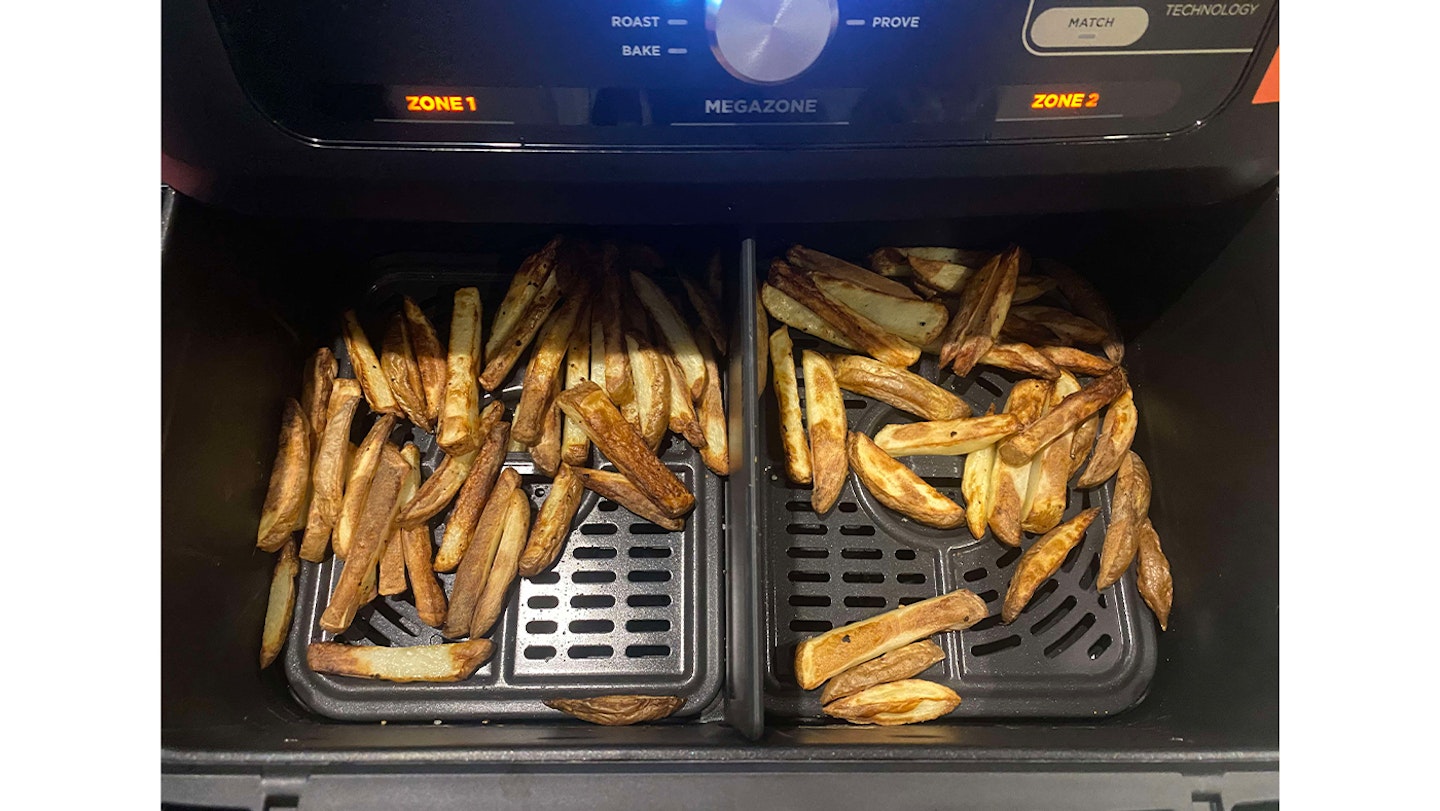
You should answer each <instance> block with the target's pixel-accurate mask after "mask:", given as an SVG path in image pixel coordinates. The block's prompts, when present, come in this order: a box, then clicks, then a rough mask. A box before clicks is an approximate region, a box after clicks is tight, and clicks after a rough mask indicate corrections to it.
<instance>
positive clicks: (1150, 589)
mask: <svg viewBox="0 0 1440 811" xmlns="http://www.w3.org/2000/svg"><path fill="white" fill-rule="evenodd" d="M1137 538H1138V540H1139V546H1140V567H1139V571H1138V574H1137V576H1136V578H1135V581H1136V584H1137V585H1138V586H1139V587H1140V596H1141V597H1143V598H1145V604H1146V605H1148V606H1150V610H1151V611H1152V612H1154V614H1155V619H1157V620H1159V621H1160V630H1162V631H1164V630H1167V629H1168V627H1169V624H1170V602H1171V600H1173V599H1174V597H1175V583H1174V581H1173V580H1171V578H1170V561H1169V560H1167V559H1166V558H1165V553H1164V552H1162V551H1160V536H1159V534H1157V533H1156V532H1155V527H1154V526H1153V525H1152V524H1151V523H1150V519H1149V518H1146V519H1145V521H1144V522H1143V523H1141V524H1140V529H1139V532H1138V534H1137Z"/></svg>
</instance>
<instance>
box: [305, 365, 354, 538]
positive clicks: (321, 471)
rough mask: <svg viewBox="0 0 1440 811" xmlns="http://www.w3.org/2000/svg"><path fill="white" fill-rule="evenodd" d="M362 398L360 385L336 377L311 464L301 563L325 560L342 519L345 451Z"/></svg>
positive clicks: (348, 444)
mask: <svg viewBox="0 0 1440 811" xmlns="http://www.w3.org/2000/svg"><path fill="white" fill-rule="evenodd" d="M362 396H363V394H362V392H361V389H360V383H359V382H358V381H355V380H350V379H348V378H337V379H336V380H335V385H334V387H332V389H331V391H330V403H329V408H328V409H327V413H326V415H325V433H324V435H323V436H321V438H320V449H319V450H318V451H317V452H316V453H315V454H314V459H313V460H312V462H311V475H310V512H309V515H308V517H307V518H306V521H305V538H304V540H303V541H302V542H301V543H300V558H301V559H302V560H308V561H310V562H311V563H319V562H320V561H322V560H324V559H325V550H326V549H327V548H328V547H329V546H330V532H331V530H332V529H334V527H335V521H336V519H338V518H339V517H340V505H341V503H342V499H343V498H344V495H345V466H346V459H345V452H346V450H347V449H348V448H349V447H350V421H351V419H352V418H354V416H355V408H356V407H357V406H358V405H360V398H361V397H362Z"/></svg>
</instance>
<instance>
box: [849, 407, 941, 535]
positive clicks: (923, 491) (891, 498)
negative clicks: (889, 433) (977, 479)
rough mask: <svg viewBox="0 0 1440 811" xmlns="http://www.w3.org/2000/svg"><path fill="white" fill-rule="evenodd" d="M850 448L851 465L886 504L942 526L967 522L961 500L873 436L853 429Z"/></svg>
mask: <svg viewBox="0 0 1440 811" xmlns="http://www.w3.org/2000/svg"><path fill="white" fill-rule="evenodd" d="M846 452H847V458H848V459H849V461H850V469H851V470H854V471H855V475H856V477H858V478H859V479H860V483H861V484H863V485H865V489H867V490H869V491H870V493H871V495H873V496H875V499H876V500H877V501H879V502H880V503H881V504H884V505H885V506H886V507H889V508H890V509H892V510H895V511H896V512H898V513H900V514H902V515H906V516H909V517H910V518H913V519H915V520H916V521H919V522H920V523H922V524H925V525H926V526H931V527H936V528H938V529H953V528H955V527H958V526H960V525H961V524H963V523H965V510H964V509H963V508H961V506H960V505H959V504H956V503H955V502H954V501H951V500H950V499H948V498H946V497H945V496H943V495H941V494H940V491H938V490H936V489H935V488H934V487H931V486H930V484H929V483H928V482H926V481H925V480H924V479H922V478H920V476H919V475H918V474H916V473H915V471H913V470H911V469H910V468H908V467H905V466H904V465H902V464H900V463H899V462H897V461H895V457H893V456H891V455H889V454H888V453H886V452H885V451H882V450H880V448H879V447H877V446H876V445H875V443H874V442H872V441H871V440H870V437H868V436H865V435H864V434H862V433H859V432H858V431H851V432H850V436H849V439H848V441H847V443H846Z"/></svg>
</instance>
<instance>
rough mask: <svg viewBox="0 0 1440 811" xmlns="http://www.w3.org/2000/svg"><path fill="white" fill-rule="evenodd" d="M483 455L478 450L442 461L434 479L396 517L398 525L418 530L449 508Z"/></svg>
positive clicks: (423, 486) (428, 481)
mask: <svg viewBox="0 0 1440 811" xmlns="http://www.w3.org/2000/svg"><path fill="white" fill-rule="evenodd" d="M479 453H480V450H479V449H478V448H477V449H475V450H473V451H470V452H469V453H467V454H465V455H464V456H446V457H445V458H444V459H442V460H441V461H440V464H439V466H438V467H436V468H435V472H434V473H431V474H430V478H428V479H426V480H425V483H424V484H422V485H420V492H418V493H416V494H415V498H413V499H411V500H410V503H409V504H406V505H405V508H404V509H402V510H401V511H400V514H399V515H397V516H396V518H395V523H396V524H398V525H400V526H402V527H418V526H420V525H421V524H424V523H425V522H426V521H429V520H430V519H431V518H432V517H434V516H435V515H436V514H437V513H439V512H440V511H441V510H443V509H445V505H447V504H449V503H450V500H451V499H453V498H455V494H456V493H457V492H459V490H460V485H462V484H464V483H465V477H467V476H469V475H470V468H471V467H473V466H474V465H475V459H476V457H477V456H478V455H479Z"/></svg>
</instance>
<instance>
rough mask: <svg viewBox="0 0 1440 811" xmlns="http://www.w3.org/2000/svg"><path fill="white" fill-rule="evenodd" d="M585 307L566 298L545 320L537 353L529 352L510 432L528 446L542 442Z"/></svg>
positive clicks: (574, 300)
mask: <svg viewBox="0 0 1440 811" xmlns="http://www.w3.org/2000/svg"><path fill="white" fill-rule="evenodd" d="M584 308H585V300H584V299H582V298H568V299H566V300H565V303H564V304H563V305H561V306H560V308H559V309H557V310H555V311H554V312H553V313H551V315H550V318H549V319H548V320H546V322H545V326H544V328H543V329H542V330H541V331H540V339H539V341H537V342H536V344H535V351H534V352H532V353H530V365H529V366H527V367H526V369H525V379H524V381H523V382H522V384H521V391H520V402H519V404H518V405H516V406H515V420H514V423H513V425H512V427H511V429H510V433H511V434H512V435H514V437H515V439H516V440H518V441H519V442H522V443H524V444H525V445H527V446H529V445H534V444H535V443H537V442H539V441H540V434H541V432H542V431H543V430H544V428H545V420H546V417H547V413H548V411H549V408H550V401H551V400H552V399H553V398H554V394H555V392H556V391H557V390H558V384H559V382H560V379H561V372H562V369H563V367H564V365H565V355H566V353H567V352H569V351H570V336H571V335H573V334H574V333H575V331H576V323H577V322H578V321H579V320H580V317H581V316H582V315H583V314H584V312H583V311H584Z"/></svg>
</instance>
